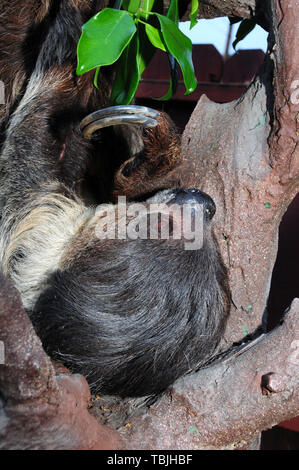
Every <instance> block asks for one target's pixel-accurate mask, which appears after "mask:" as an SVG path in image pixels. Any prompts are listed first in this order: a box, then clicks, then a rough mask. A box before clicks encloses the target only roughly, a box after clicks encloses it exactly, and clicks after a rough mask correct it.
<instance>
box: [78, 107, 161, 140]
mask: <svg viewBox="0 0 299 470" xmlns="http://www.w3.org/2000/svg"><path fill="white" fill-rule="evenodd" d="M159 116H160V113H159V112H158V111H156V110H154V109H151V108H148V107H146V106H135V105H123V106H111V107H110V108H104V109H100V110H98V111H95V112H94V113H91V114H88V116H86V117H85V118H84V119H82V121H81V123H80V130H81V132H82V134H83V137H85V138H86V139H91V138H92V135H93V134H94V133H95V132H96V131H97V130H99V129H102V128H103V127H109V126H115V125H119V124H127V125H141V126H143V127H156V126H157V125H158V121H157V119H158V118H159Z"/></svg>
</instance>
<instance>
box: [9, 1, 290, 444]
mask: <svg viewBox="0 0 299 470" xmlns="http://www.w3.org/2000/svg"><path fill="white" fill-rule="evenodd" d="M200 5H201V6H200V15H201V16H202V15H204V11H205V9H206V14H205V15H206V16H209V17H211V16H217V15H219V16H220V15H221V14H223V15H230V16H233V15H234V16H242V17H251V16H254V15H259V20H261V21H262V22H263V23H264V24H268V25H269V31H270V39H269V50H270V53H269V55H267V58H266V60H265V64H264V66H263V69H262V70H261V72H260V73H259V75H258V77H257V78H256V80H255V81H254V83H252V84H251V86H250V87H249V89H248V90H247V92H246V93H245V95H244V96H242V97H241V98H240V99H239V100H236V101H234V102H232V103H227V104H216V103H213V102H210V101H209V100H208V99H207V98H206V97H202V98H201V99H200V101H199V103H198V104H197V106H196V108H195V110H194V113H193V115H192V117H191V119H190V121H189V123H188V125H187V127H186V129H185V132H184V134H183V139H182V154H183V156H184V164H183V167H182V171H183V174H184V185H185V186H187V187H188V186H189V187H197V188H200V189H202V190H204V191H206V192H207V193H209V194H210V195H211V196H212V197H213V199H214V200H215V202H216V206H217V213H216V216H215V234H216V236H217V239H218V243H219V246H220V249H221V252H222V255H223V258H224V260H225V263H226V265H227V268H228V272H229V279H230V287H231V293H232V306H231V315H230V320H229V323H228V326H227V330H226V334H225V338H224V341H223V344H222V350H225V349H227V348H228V347H230V346H231V345H232V343H233V342H236V341H240V340H241V339H242V338H243V337H244V336H246V334H247V332H250V333H251V332H253V331H254V330H256V329H257V328H258V327H259V325H260V324H261V322H262V317H263V315H264V312H265V308H266V305H267V297H268V294H269V287H270V281H271V273H272V269H273V265H274V262H275V258H276V252H277V238H278V227H279V223H280V221H281V218H282V215H283V214H284V212H285V211H286V209H287V207H288V205H289V204H290V202H291V201H292V199H293V198H294V196H295V195H296V193H297V192H298V188H299V151H298V145H297V143H298V136H299V117H298V116H299V72H298V70H299V69H298V63H299V35H298V28H299V16H298V12H299V0H280V1H278V0H277V1H275V0H272V1H270V0H269V1H265V2H255V1H254V0H247V1H246V0H244V1H241V0H239V1H237V0H231V1H227V2H221V1H218V0H209V1H203V2H201V3H200ZM257 5H261V8H263V9H264V10H263V11H261V10H258V9H257V7H256V6H257ZM1 285H2V291H1V292H2V296H0V306H1V317H0V327H1V331H5V332H6V333H5V334H6V336H5V344H6V354H7V358H8V360H7V361H6V365H5V366H1V367H0V385H1V391H2V396H1V397H0V404H1V401H2V402H5V408H4V409H3V410H1V407H0V436H1V438H3V436H4V435H6V436H8V437H6V439H7V440H6V447H8V448H16V447H15V446H16V443H17V442H20V441H21V440H22V436H23V439H25V436H26V439H25V441H24V442H25V445H26V446H27V447H28V448H80V449H83V448H84V449H87V448H99V449H104V448H106V449H107V448H109V449H113V448H114V449H116V448H123V449H250V448H254V447H256V445H257V443H258V435H259V433H260V432H261V431H262V430H265V429H267V428H269V427H272V426H274V425H275V424H278V423H279V422H281V421H282V420H286V419H290V418H292V417H294V416H296V415H298V414H299V404H298V403H299V396H298V395H299V392H298V391H299V387H298V385H299V367H298V366H299V331H298V316H299V300H298V299H297V300H295V301H294V302H293V303H292V306H291V309H290V311H289V313H288V314H287V316H286V317H285V320H284V322H283V324H282V325H281V326H279V327H277V328H276V329H275V330H273V331H272V332H270V333H268V334H265V335H262V336H261V337H260V338H258V339H257V340H255V341H253V342H252V343H249V344H247V345H245V347H244V348H241V349H240V348H235V349H233V354H232V355H229V356H222V357H220V359H219V360H218V361H216V362H215V363H213V364H211V365H210V366H209V367H207V368H205V369H203V370H201V371H199V372H198V373H197V374H193V375H190V376H188V377H186V378H184V379H181V380H179V381H177V382H176V383H175V385H174V387H173V389H172V390H171V391H170V392H169V394H167V395H165V396H163V397H162V398H161V399H160V400H159V401H157V402H156V403H155V404H153V405H152V406H151V407H150V408H149V409H148V410H146V411H143V414H142V415H141V416H138V415H136V410H138V407H137V405H138V402H137V401H136V402H134V401H132V400H131V401H129V402H128V403H122V404H119V403H116V404H115V405H114V407H113V406H111V409H110V410H109V413H108V415H109V416H108V417H107V416H104V420H105V421H106V422H107V423H108V425H109V423H110V425H113V423H117V425H115V427H117V431H111V430H110V429H109V426H102V425H101V424H99V423H96V421H95V419H94V418H93V417H91V416H90V415H89V414H88V413H87V410H86V408H87V401H88V399H89V396H88V392H87V391H86V382H85V380H84V379H83V378H79V377H78V376H65V375H64V374H60V375H59V376H58V378H57V377H56V376H55V373H54V370H53V368H52V365H51V363H50V361H49V359H48V358H47V356H46V355H45V353H44V352H43V351H42V349H41V345H40V342H39V340H38V339H37V338H36V336H35V334H34V332H33V330H32V327H31V325H30V324H29V322H28V319H26V316H25V313H24V311H23V310H22V308H21V306H20V304H19V301H18V297H17V296H16V293H15V292H14V291H13V290H11V287H10V286H9V285H7V283H6V282H4V280H3V279H1ZM21 330H22V334H21ZM16 331H17V332H19V335H18V341H17V342H16V341H15V339H16ZM100 403H105V401H103V402H101V401H100ZM102 408H103V406H102ZM78 410H79V412H78ZM132 410H135V413H132ZM103 413H104V415H105V408H104V412H103ZM140 413H141V411H140V410H139V414H140ZM120 415H121V417H120ZM28 420H29V421H28ZM26 423H27V424H26ZM61 426H63V428H64V430H65V432H64V434H63V437H62V435H61V433H60V428H61ZM28 432H30V434H28ZM28 436H29V437H30V439H29V437H28ZM24 442H23V443H24Z"/></svg>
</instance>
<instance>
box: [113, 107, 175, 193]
mask: <svg viewBox="0 0 299 470" xmlns="http://www.w3.org/2000/svg"><path fill="white" fill-rule="evenodd" d="M157 121H158V125H157V126H156V127H148V128H144V129H143V143H144V149H143V150H142V151H141V152H140V153H138V154H137V155H135V156H133V157H132V158H130V159H129V160H127V161H126V162H124V163H123V164H122V166H121V167H120V169H119V170H118V171H117V173H116V175H115V179H114V196H118V195H125V196H127V197H128V198H129V199H133V198H136V197H141V196H143V195H147V194H150V193H152V192H154V191H157V190H158V189H163V188H168V187H172V186H178V185H179V184H180V183H179V177H178V175H177V174H176V172H175V171H174V170H175V169H176V168H177V167H178V165H179V164H180V163H181V161H182V158H181V155H180V138H179V135H178V134H177V131H176V128H175V125H174V123H173V122H172V121H171V119H170V118H169V116H168V115H167V114H165V113H160V116H159V117H158V118H157Z"/></svg>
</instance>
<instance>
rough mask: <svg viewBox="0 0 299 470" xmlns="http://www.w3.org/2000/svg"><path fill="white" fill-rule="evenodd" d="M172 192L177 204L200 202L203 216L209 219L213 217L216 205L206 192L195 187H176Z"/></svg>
mask: <svg viewBox="0 0 299 470" xmlns="http://www.w3.org/2000/svg"><path fill="white" fill-rule="evenodd" d="M173 193H174V194H173V195H174V198H173V201H174V202H176V203H177V204H202V205H203V210H204V214H205V216H206V217H207V218H208V219H210V220H211V219H212V218H213V216H214V214H215V212H216V206H215V203H214V201H213V199H212V198H211V197H210V196H209V195H208V194H206V193H204V192H203V191H200V190H199V189H195V188H188V189H186V188H177V189H175V190H174V191H173Z"/></svg>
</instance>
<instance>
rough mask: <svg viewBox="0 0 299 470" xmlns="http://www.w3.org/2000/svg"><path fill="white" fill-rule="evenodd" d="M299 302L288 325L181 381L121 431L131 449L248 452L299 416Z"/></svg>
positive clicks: (292, 308)
mask: <svg viewBox="0 0 299 470" xmlns="http://www.w3.org/2000/svg"><path fill="white" fill-rule="evenodd" d="M298 319H299V299H296V300H295V301H294V302H293V304H292V307H291V309H290V312H289V314H288V315H287V317H286V319H285V321H284V323H283V325H282V326H280V327H278V328H276V329H275V330H273V331H272V332H271V333H269V334H267V335H264V336H263V337H262V339H261V340H260V341H258V342H257V343H255V344H254V345H253V346H252V347H250V348H249V349H246V351H245V352H244V353H243V354H240V355H239V356H237V357H233V358H228V359H227V360H224V361H223V362H220V363H218V364H215V365H214V366H210V367H208V368H207V369H203V370H201V371H199V372H198V373H197V374H195V375H190V376H188V377H186V378H184V379H181V380H179V381H178V382H176V384H175V385H174V387H173V390H172V392H171V393H170V394H169V395H165V396H164V397H163V398H162V399H161V400H160V401H159V402H158V403H156V404H155V405H153V406H152V407H151V408H150V409H149V411H148V413H147V414H146V416H141V417H137V418H133V419H132V420H130V421H129V425H127V426H126V427H124V428H121V429H120V432H121V435H122V437H123V439H124V440H125V441H126V448H128V449H205V448H209V449H212V448H215V449H219V448H227V449H237V448H243V447H244V446H245V447H246V448H247V445H246V443H247V442H248V441H250V440H251V439H252V438H253V437H254V436H256V435H257V434H258V433H259V432H260V431H262V430H264V429H267V428H271V427H272V426H274V425H275V424H278V423H279V422H280V421H282V420H284V419H289V418H292V417H294V416H296V415H297V414H298V411H299V407H298V403H299V376H298V366H299V331H298Z"/></svg>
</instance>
